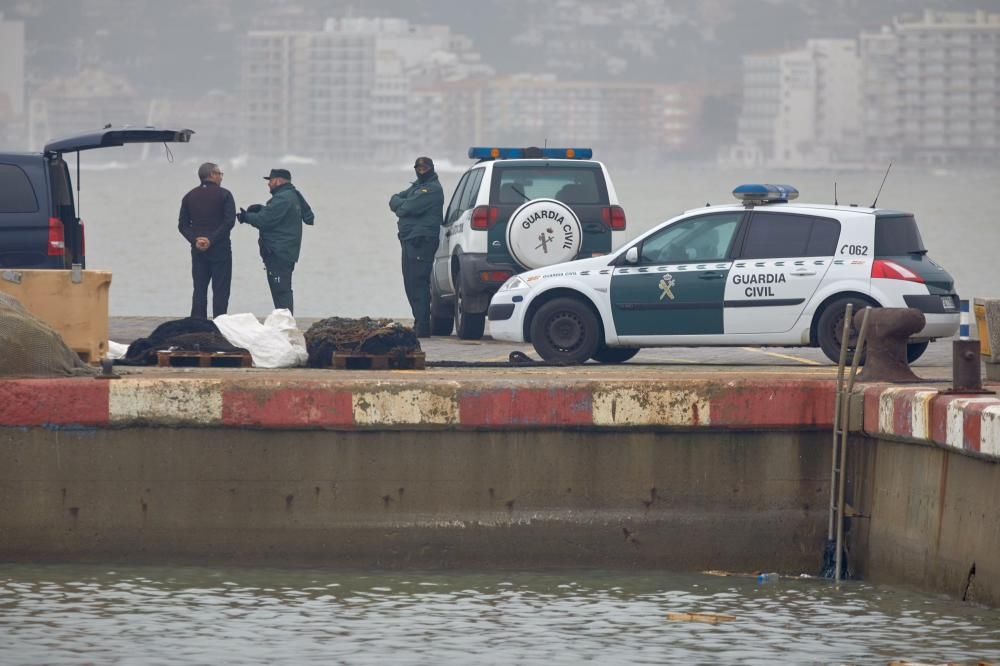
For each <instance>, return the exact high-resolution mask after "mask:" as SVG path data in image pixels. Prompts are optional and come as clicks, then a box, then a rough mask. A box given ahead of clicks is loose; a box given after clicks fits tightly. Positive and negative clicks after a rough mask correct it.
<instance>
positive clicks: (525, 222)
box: [431, 147, 625, 340]
mask: <svg viewBox="0 0 1000 666" xmlns="http://www.w3.org/2000/svg"><path fill="white" fill-rule="evenodd" d="M591 156H592V151H591V150H590V149H589V148H479V147H473V148H470V149H469V157H470V158H472V159H476V160H478V161H477V163H476V164H475V165H474V166H472V167H471V168H470V169H469V170H468V171H466V172H465V174H463V175H462V178H461V180H459V182H458V185H456V186H455V192H454V194H453V195H452V197H451V203H449V204H448V210H447V212H446V213H445V218H444V228H443V229H442V230H441V239H440V242H439V243H438V250H437V254H436V256H435V257H434V269H433V273H432V276H431V334H432V335H448V334H450V333H451V331H452V327H453V326H454V328H455V331H456V333H457V334H458V337H460V338H462V339H464V340H477V339H479V338H480V337H482V335H483V329H484V327H485V325H486V310H487V308H488V307H489V303H490V297H491V296H493V294H495V293H496V291H497V289H499V288H500V285H502V284H503V283H504V282H505V281H506V280H507V278H509V277H510V276H511V275H514V274H516V273H520V272H521V271H523V270H526V269H532V268H541V267H543V266H550V265H552V264H557V263H560V262H564V261H569V260H571V259H579V258H582V257H592V256H597V255H606V254H608V253H609V252H611V249H612V248H613V247H615V246H616V245H617V244H618V243H621V242H622V241H621V239H618V243H616V242H615V239H614V238H613V237H614V236H618V235H623V232H624V230H625V211H624V210H622V208H621V206H620V205H618V195H617V194H616V193H615V188H614V186H613V185H612V184H611V178H610V177H609V176H608V172H607V169H606V168H605V167H604V165H603V164H601V163H600V162H597V161H594V160H592V159H590V158H591Z"/></svg>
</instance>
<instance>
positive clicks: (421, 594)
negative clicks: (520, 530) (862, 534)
mask: <svg viewBox="0 0 1000 666" xmlns="http://www.w3.org/2000/svg"><path fill="white" fill-rule="evenodd" d="M669 612H701V613H724V614H728V615H731V616H734V618H735V619H733V620H732V621H727V622H723V623H720V624H706V623H701V622H687V621H672V620H669V619H668V618H667V614H668V613H669ZM892 659H905V660H912V661H918V662H930V663H942V662H946V661H949V662H950V661H960V662H972V663H975V661H976V660H979V659H981V660H987V661H995V660H1000V611H998V610H988V609H983V608H978V607H974V606H971V605H968V604H962V603H959V602H955V601H949V600H946V599H943V598H939V597H930V596H927V595H922V594H918V593H914V592H911V591H906V590H902V589H896V588H887V587H877V586H872V585H867V584H864V583H847V584H844V585H843V586H842V587H841V588H840V589H837V588H834V587H833V586H832V584H830V583H829V582H826V581H820V580H816V579H801V578H779V579H777V580H773V581H768V582H765V583H758V582H757V581H756V580H755V579H754V578H752V577H717V576H708V575H696V574H672V573H649V572H644V573H642V574H636V573H626V572H596V571H566V572H558V573H495V572H494V573H469V572H463V573H368V574H358V573H343V572H332V571H317V570H275V569H213V568H159V567H113V568H112V567H99V566H91V565H86V566H82V565H72V566H69V565H58V566H34V565H9V564H8V565H0V662H2V663H4V664H165V665H166V664H222V663H227V664H304V663H324V664H333V663H350V664H376V663H393V664H473V663H489V664H494V663H495V664H577V663H581V662H588V661H589V662H592V663H600V664H612V663H616V664H617V663H621V664H625V663H629V664H632V663H649V664H663V663H684V664H694V663H712V664H717V663H740V664H775V663H782V664H784V663H790V664H802V663H822V664H844V663H849V664H885V663H887V662H888V661H890V660H892Z"/></svg>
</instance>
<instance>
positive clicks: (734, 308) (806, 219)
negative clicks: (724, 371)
mask: <svg viewBox="0 0 1000 666" xmlns="http://www.w3.org/2000/svg"><path fill="white" fill-rule="evenodd" d="M839 236H840V222H838V221H837V220H835V219H831V218H825V217H819V216H813V215H801V214H797V213H784V212H780V211H773V210H755V211H753V212H752V213H751V214H750V219H749V220H748V222H747V230H746V234H744V236H743V241H742V244H741V247H740V249H739V250H738V251H737V252H736V254H735V257H734V260H733V264H732V269H731V270H730V272H729V278H728V280H727V282H726V300H725V331H726V333H727V334H729V333H746V334H753V333H783V332H785V331H788V330H791V328H792V327H793V326H794V325H795V322H796V321H797V320H798V318H799V316H800V315H801V314H802V311H803V309H804V308H805V306H806V303H808V302H809V298H810V297H811V296H812V295H813V292H815V291H816V289H817V288H818V287H819V285H820V283H821V282H822V281H823V278H824V276H825V275H826V272H827V271H828V270H829V268H830V266H831V265H832V264H833V256H834V254H835V252H836V248H837V239H838V237H839Z"/></svg>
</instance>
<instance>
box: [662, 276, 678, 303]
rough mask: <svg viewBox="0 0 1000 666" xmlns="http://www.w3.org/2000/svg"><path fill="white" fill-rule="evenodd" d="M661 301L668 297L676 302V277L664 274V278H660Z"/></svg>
mask: <svg viewBox="0 0 1000 666" xmlns="http://www.w3.org/2000/svg"><path fill="white" fill-rule="evenodd" d="M659 286H660V300H661V301H662V300H663V297H664V296H666V297H667V298H669V299H670V300H674V276H673V275H671V274H670V273H664V274H663V277H661V278H660V285H659Z"/></svg>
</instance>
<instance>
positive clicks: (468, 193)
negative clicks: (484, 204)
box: [461, 169, 484, 213]
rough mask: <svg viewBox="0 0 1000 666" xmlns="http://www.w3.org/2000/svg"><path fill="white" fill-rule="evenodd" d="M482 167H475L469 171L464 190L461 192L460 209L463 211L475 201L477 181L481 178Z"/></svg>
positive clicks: (477, 191)
mask: <svg viewBox="0 0 1000 666" xmlns="http://www.w3.org/2000/svg"><path fill="white" fill-rule="evenodd" d="M483 172H484V169H476V170H475V171H471V172H470V173H469V182H468V184H467V185H466V186H465V192H464V193H463V194H462V205H461V211H462V212H463V213H464V212H465V211H467V210H469V209H470V208H472V205H473V204H474V203H475V202H476V195H477V194H479V183H481V182H482V180H483Z"/></svg>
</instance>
